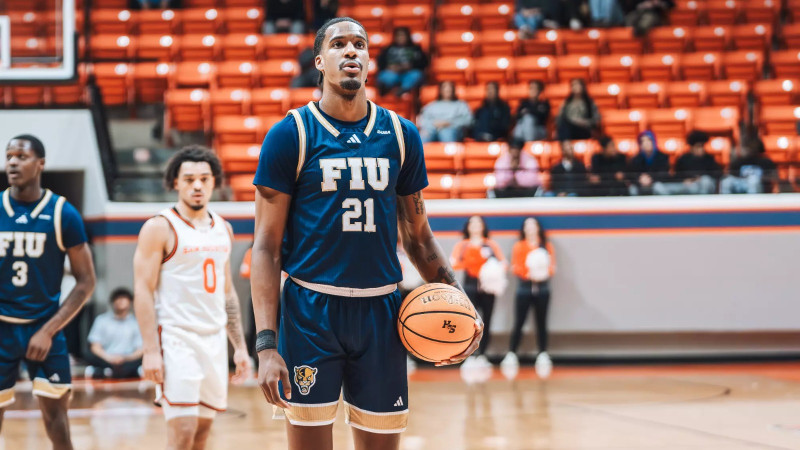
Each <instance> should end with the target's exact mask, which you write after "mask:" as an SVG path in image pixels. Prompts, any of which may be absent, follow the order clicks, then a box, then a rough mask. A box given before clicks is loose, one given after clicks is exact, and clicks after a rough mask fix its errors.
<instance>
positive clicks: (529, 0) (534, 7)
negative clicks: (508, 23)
mask: <svg viewBox="0 0 800 450" xmlns="http://www.w3.org/2000/svg"><path fill="white" fill-rule="evenodd" d="M547 3H548V0H517V8H516V12H515V13H514V26H515V27H516V28H517V30H519V33H518V34H519V38H520V39H530V38H532V37H534V35H536V30H538V29H539V28H540V27H541V26H542V22H543V21H544V20H545V15H544V8H545V7H546V5H547Z"/></svg>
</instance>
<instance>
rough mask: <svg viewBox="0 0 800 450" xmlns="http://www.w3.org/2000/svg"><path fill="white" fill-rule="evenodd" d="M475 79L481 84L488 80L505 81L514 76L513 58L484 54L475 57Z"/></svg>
mask: <svg viewBox="0 0 800 450" xmlns="http://www.w3.org/2000/svg"><path fill="white" fill-rule="evenodd" d="M473 61H474V63H475V67H479V68H480V69H479V70H476V71H475V75H474V76H475V81H476V82H477V83H480V84H483V83H486V82H489V81H497V82H499V83H505V82H507V81H511V80H512V79H513V78H514V60H513V59H509V58H506V57H496V56H484V57H482V58H475V59H474V60H473Z"/></svg>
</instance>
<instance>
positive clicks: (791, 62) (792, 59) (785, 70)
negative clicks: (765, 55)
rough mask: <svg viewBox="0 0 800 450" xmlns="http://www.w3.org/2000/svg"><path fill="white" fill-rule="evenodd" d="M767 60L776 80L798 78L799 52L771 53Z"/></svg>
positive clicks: (799, 68) (799, 66)
mask: <svg viewBox="0 0 800 450" xmlns="http://www.w3.org/2000/svg"><path fill="white" fill-rule="evenodd" d="M799 46H800V45H799ZM769 60H770V64H771V65H772V72H773V75H774V76H775V77H776V78H800V50H785V51H773V52H771V53H770V55H769Z"/></svg>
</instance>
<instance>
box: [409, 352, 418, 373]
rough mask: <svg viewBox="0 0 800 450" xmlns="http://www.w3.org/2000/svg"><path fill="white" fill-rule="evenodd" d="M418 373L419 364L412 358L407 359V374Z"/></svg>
mask: <svg viewBox="0 0 800 450" xmlns="http://www.w3.org/2000/svg"><path fill="white" fill-rule="evenodd" d="M416 371H417V363H416V361H414V360H413V359H411V357H410V356H407V357H406V372H407V373H408V375H411V374H412V373H414V372H416Z"/></svg>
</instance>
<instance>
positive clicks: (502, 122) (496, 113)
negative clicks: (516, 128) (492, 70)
mask: <svg viewBox="0 0 800 450" xmlns="http://www.w3.org/2000/svg"><path fill="white" fill-rule="evenodd" d="M510 127H511V108H510V107H509V106H508V103H506V102H505V101H504V100H503V99H502V98H500V86H499V85H498V84H497V82H496V81H490V82H489V83H487V84H486V97H485V98H484V99H483V103H482V104H481V106H480V107H479V108H478V109H477V110H475V125H474V127H473V129H472V137H473V138H474V139H475V140H476V141H481V142H492V141H498V140H504V139H506V138H507V137H508V130H509V128H510Z"/></svg>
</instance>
